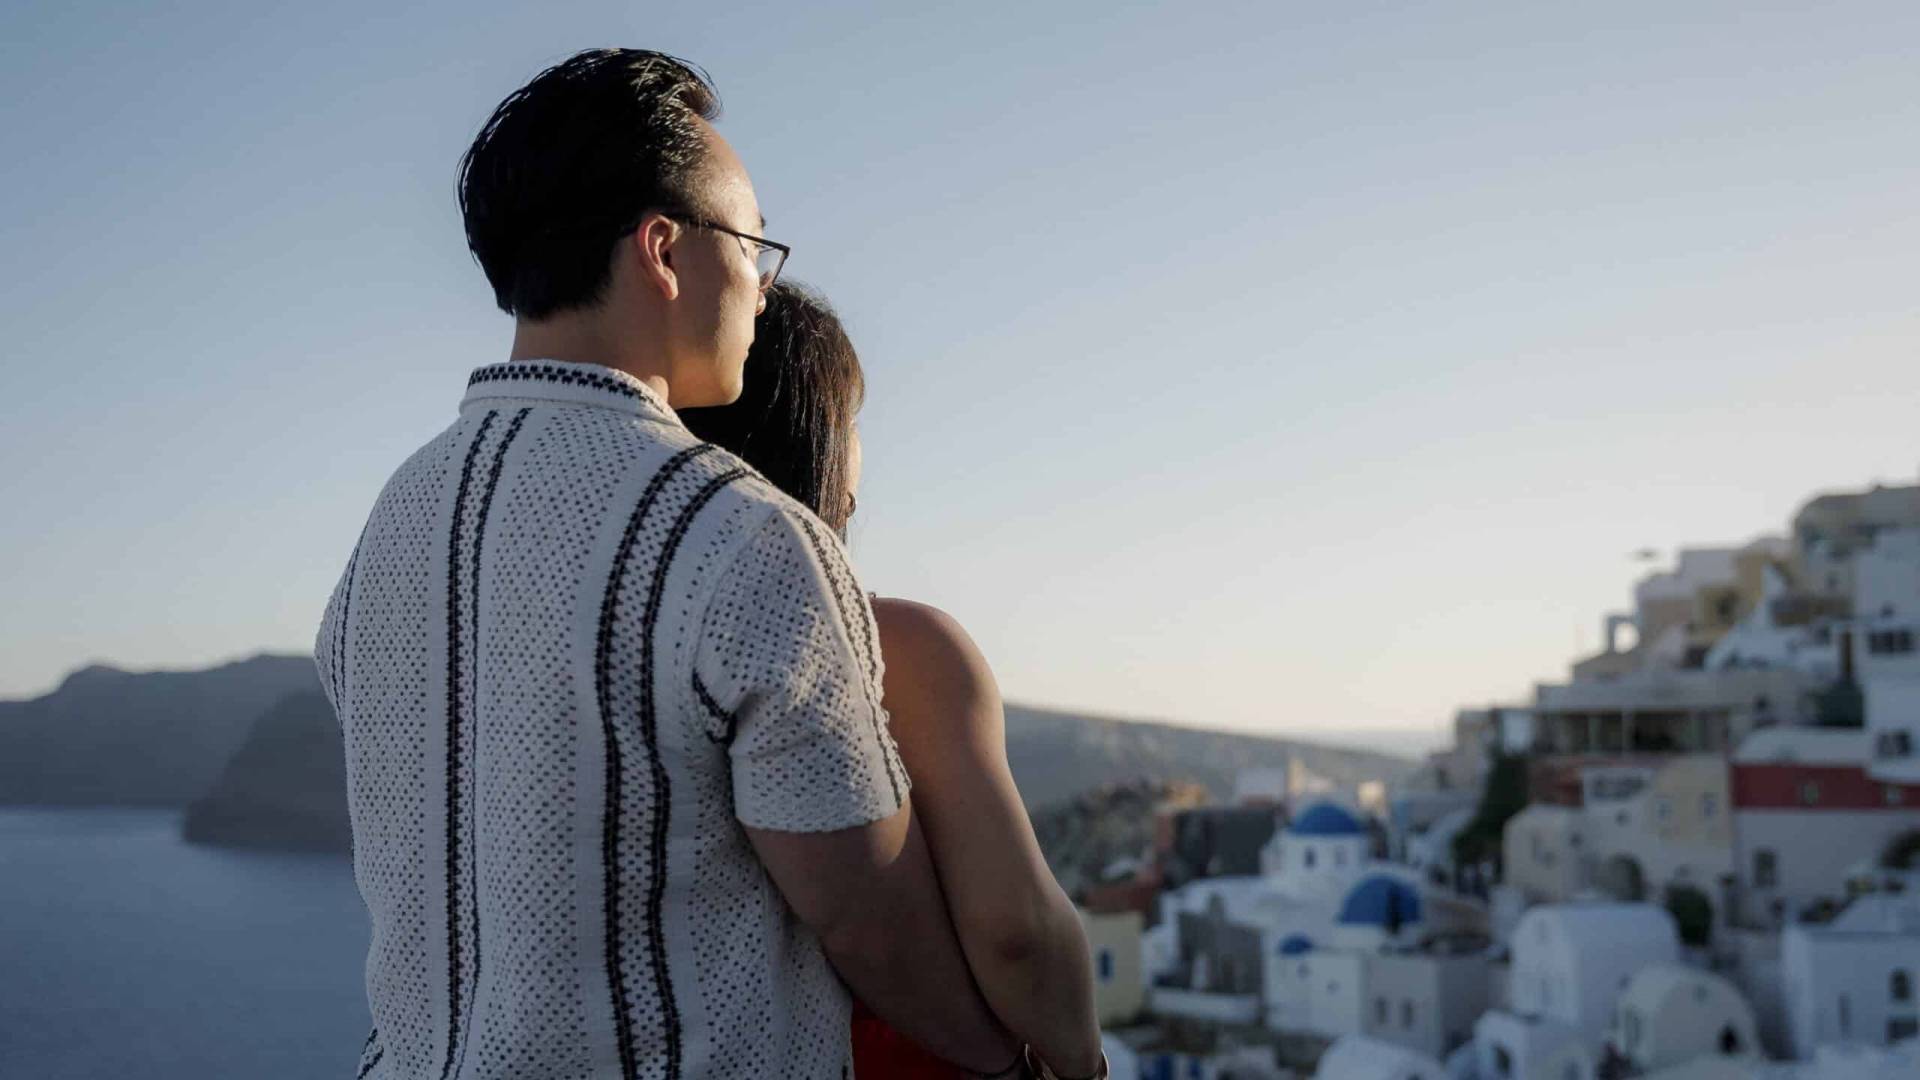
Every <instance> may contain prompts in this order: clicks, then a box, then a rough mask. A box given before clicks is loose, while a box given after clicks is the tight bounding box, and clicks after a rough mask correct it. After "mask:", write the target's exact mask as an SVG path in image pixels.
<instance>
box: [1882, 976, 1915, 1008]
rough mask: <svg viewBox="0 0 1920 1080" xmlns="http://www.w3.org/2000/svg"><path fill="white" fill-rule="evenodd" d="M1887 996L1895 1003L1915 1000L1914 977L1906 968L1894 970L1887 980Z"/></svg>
mask: <svg viewBox="0 0 1920 1080" xmlns="http://www.w3.org/2000/svg"><path fill="white" fill-rule="evenodd" d="M1887 996H1888V997H1891V998H1892V999H1893V1000H1895V1001H1912V1000H1913V976H1912V975H1910V974H1908V973H1907V969H1905V968H1894V969H1893V974H1892V975H1891V976H1889V977H1888V978H1887Z"/></svg>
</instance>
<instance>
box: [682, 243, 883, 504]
mask: <svg viewBox="0 0 1920 1080" xmlns="http://www.w3.org/2000/svg"><path fill="white" fill-rule="evenodd" d="M866 393H867V384H866V377H865V376H864V375H863V374H862V373H861V371H860V357H859V355H858V354H857V353H855V352H854V351H853V342H852V341H850V340H849V339H848V338H847V331H846V328H845V327H843V326H841V325H840V316H838V315H836V314H834V311H833V308H832V306H831V305H829V304H828V303H827V301H826V298H825V297H823V296H821V295H820V294H819V293H817V292H814V291H813V290H812V289H810V288H808V287H806V286H805V285H801V284H798V283H795V282H785V281H782V282H779V283H777V284H775V285H774V287H773V288H771V289H769V290H767V310H766V311H764V312H762V313H761V315H760V319H759V321H758V322H757V323H756V324H755V326H754V334H753V348H752V349H751V350H749V351H748V353H747V368H746V389H745V391H744V392H742V393H741V395H740V400H738V401H736V402H734V403H733V404H731V405H721V406H717V407H714V408H707V409H686V410H684V411H682V412H681V414H680V418H681V419H682V420H684V421H685V422H686V425H687V427H688V429H690V430H691V431H692V432H693V433H694V434H695V435H697V436H699V437H700V438H702V439H704V440H706V441H707V442H710V443H717V444H719V445H720V446H721V447H723V448H725V449H727V450H731V451H733V452H734V453H735V454H737V455H739V456H740V457H741V458H743V459H745V460H746V462H747V464H749V465H752V466H753V467H754V468H756V469H758V470H760V472H761V474H762V475H763V476H765V477H766V478H767V479H768V480H770V481H772V482H773V483H774V484H776V485H777V486H779V488H780V489H781V490H782V491H785V492H786V493H787V494H788V495H791V496H793V497H794V498H795V499H797V500H798V501H799V502H800V503H801V504H802V505H804V506H805V507H807V509H809V510H812V511H813V512H814V513H815V514H816V515H818V516H819V518H820V520H821V521H823V522H825V523H826V524H827V525H828V526H829V527H830V528H832V529H833V531H835V532H836V533H839V534H841V535H842V536H844V535H846V529H847V519H848V518H850V517H852V516H853V484H852V481H853V477H852V475H851V467H852V455H853V433H854V428H853V423H854V416H855V415H856V414H857V413H859V411H860V403H861V402H862V401H863V400H865V398H866Z"/></svg>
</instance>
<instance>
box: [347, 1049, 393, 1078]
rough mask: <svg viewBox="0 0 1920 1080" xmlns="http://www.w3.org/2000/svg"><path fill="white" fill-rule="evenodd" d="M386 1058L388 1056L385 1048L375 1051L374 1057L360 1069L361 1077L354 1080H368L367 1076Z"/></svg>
mask: <svg viewBox="0 0 1920 1080" xmlns="http://www.w3.org/2000/svg"><path fill="white" fill-rule="evenodd" d="M386 1056H387V1048H386V1047H384V1046H383V1047H380V1048H379V1049H378V1050H375V1051H374V1052H373V1057H372V1058H370V1059H368V1061H367V1063H366V1064H365V1065H362V1066H361V1067H360V1075H359V1076H356V1077H354V1080H367V1074H368V1073H370V1072H372V1071H373V1067H374V1066H375V1065H378V1064H380V1059H381V1058H383V1057H386Z"/></svg>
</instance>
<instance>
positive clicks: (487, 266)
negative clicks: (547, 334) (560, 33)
mask: <svg viewBox="0 0 1920 1080" xmlns="http://www.w3.org/2000/svg"><path fill="white" fill-rule="evenodd" d="M719 115H720V96H719V93H718V91H716V90H715V89H714V88H713V84H712V82H710V81H709V80H708V78H707V75H706V73H705V72H703V71H701V70H700V69H699V68H697V67H695V66H694V65H692V64H689V63H687V62H686V61H684V60H680V59H677V58H675V57H672V56H668V55H666V54H664V53H657V52H651V51H649V50H646V49H593V50H589V51H587V52H582V53H576V54H575V55H573V56H570V57H568V58H567V59H565V60H563V61H561V62H560V63H558V64H555V65H554V66H553V67H550V68H548V69H547V70H545V71H543V72H541V73H540V74H538V75H536V76H534V78H533V81H532V82H529V83H528V84H527V85H525V86H523V87H521V88H520V89H518V90H516V91H514V92H513V94H512V95H511V96H509V97H508V98H507V99H506V100H505V101H503V102H501V103H500V107H499V108H497V109H495V110H494V111H493V116H492V117H491V118H490V119H488V120H487V123H486V126H485V127H483V128H481V129H480V134H479V135H478V136H476V137H475V138H474V140H473V145H472V146H471V147H468V148H467V152H466V155H465V156H464V157H462V158H461V159H460V213H461V216H462V217H463V218H464V219H465V221H466V228H467V247H468V248H469V249H471V250H472V251H473V257H474V258H475V259H476V260H478V261H479V263H480V268H481V269H482V270H484V271H486V274H487V281H488V282H489V283H490V284H492V285H493V295H494V299H495V301H496V302H497V303H499V305H500V310H502V311H504V312H506V313H507V314H509V315H518V316H520V317H522V318H527V319H544V318H547V317H548V316H550V315H554V314H556V313H558V312H561V311H566V310H568V309H570V308H580V307H588V306H591V305H593V304H595V303H597V302H598V301H599V300H600V298H601V297H602V295H603V294H604V293H605V291H606V287H607V281H608V277H609V272H610V268H611V259H612V254H613V245H614V241H615V240H617V239H618V238H619V237H620V236H621V235H622V233H621V230H622V228H623V227H630V226H631V225H632V224H636V223H638V221H639V219H640V217H641V216H642V215H643V214H644V213H645V212H646V211H647V210H649V209H652V208H656V207H658V208H679V209H690V210H696V211H698V210H700V209H701V208H700V207H698V206H696V205H694V200H693V199H692V194H693V191H692V188H693V186H694V179H695V176H696V174H697V173H698V171H699V169H700V166H701V164H702V163H703V161H704V156H705V144H704V142H703V141H702V138H701V133H700V125H699V123H698V121H699V120H708V121H711V120H713V119H714V118H715V117H717V116H719Z"/></svg>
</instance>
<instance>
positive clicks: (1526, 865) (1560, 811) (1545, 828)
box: [1501, 803, 1590, 904]
mask: <svg viewBox="0 0 1920 1080" xmlns="http://www.w3.org/2000/svg"><path fill="white" fill-rule="evenodd" d="M1586 834H1587V823H1586V815H1585V814H1584V813H1582V812H1581V810H1580V808H1579V807H1574V806H1556V805H1553V804H1551V803H1534V804H1533V805H1531V806H1529V807H1527V808H1526V809H1525V810H1522V811H1520V812H1519V813H1518V814H1515V815H1514V816H1513V817H1511V818H1509V819H1508V820H1507V825H1506V828H1505V830H1504V831H1503V832H1502V834H1501V835H1502V838H1503V840H1502V846H1503V847H1504V849H1505V851H1506V868H1505V869H1506V875H1505V880H1506V884H1507V885H1508V886H1509V887H1510V888H1514V889H1518V890H1519V891H1520V892H1521V894H1522V895H1524V896H1525V897H1526V899H1527V900H1528V902H1530V903H1536V904H1542V903H1558V902H1560V901H1564V900H1570V899H1572V898H1573V897H1574V896H1575V895H1576V894H1578V893H1579V892H1580V891H1581V890H1583V889H1585V888H1586V887H1587V880H1588V878H1589V876H1590V875H1589V872H1588V866H1587V862H1586V858H1587V846H1586V844H1587V835H1586Z"/></svg>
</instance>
